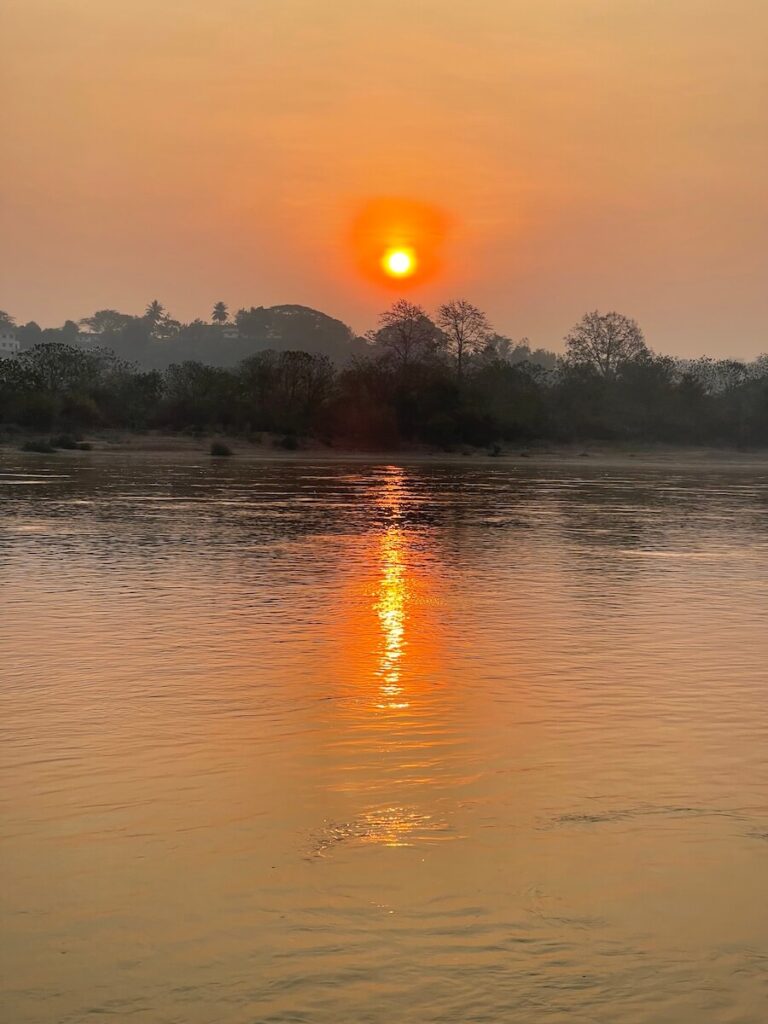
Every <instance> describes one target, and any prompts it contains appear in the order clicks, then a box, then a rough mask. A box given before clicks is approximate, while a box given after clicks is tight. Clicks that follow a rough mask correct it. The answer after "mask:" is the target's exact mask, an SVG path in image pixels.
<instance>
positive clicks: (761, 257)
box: [0, 0, 768, 356]
mask: <svg viewBox="0 0 768 1024" xmlns="http://www.w3.org/2000/svg"><path fill="white" fill-rule="evenodd" d="M0 37H2V39H3V56H2V59H1V60H0V89H1V90H2V103H0V138H2V148H1V150H0V153H1V154H2V156H1V157H0V196H1V199H0V203H1V204H2V205H1V207H0V238H1V239H2V246H1V247H0V261H1V263H0V308H3V309H7V310H8V311H9V312H11V313H13V314H15V315H16V316H17V318H18V319H20V320H26V319H29V318H32V317H34V318H35V319H37V320H38V321H39V322H41V323H42V324H43V325H50V324H57V323H60V322H61V321H63V320H64V318H66V317H71V318H79V317H81V316H84V315H86V314H87V313H89V312H91V311H92V310H94V309H95V308H100V307H105V306H110V307H117V308H121V309H123V310H125V311H128V312H134V311H135V312H139V311H140V310H141V309H143V307H144V305H145V304H146V302H147V301H148V300H149V299H152V298H154V297H159V298H160V299H161V301H163V302H164V303H165V304H166V305H167V306H168V307H169V308H170V310H171V312H172V313H173V314H174V315H175V316H177V317H179V318H182V319H191V318H193V317H195V316H208V315H209V312H210V306H211V304H212V303H213V301H215V300H216V299H219V298H223V299H224V300H225V301H227V302H228V303H229V304H230V305H231V306H232V307H234V308H237V307H238V306H241V305H246V304H247V305H252V304H253V305H260V304H264V305H271V304H274V303H282V302H297V303H303V304H306V305H312V306H316V307H318V308H320V309H323V310H324V311H326V312H328V313H330V314H332V315H334V316H338V317H340V318H341V319H344V320H346V321H348V322H350V323H351V324H352V325H353V326H354V327H355V328H356V329H359V330H362V329H364V328H366V327H369V326H372V324H373V321H374V318H375V314H376V312H377V311H378V310H379V309H381V308H382V307H383V306H385V305H387V304H388V303H389V302H390V301H391V298H392V291H391V288H389V289H387V288H380V287H379V286H378V285H377V284H376V283H375V282H373V281H371V280H370V278H369V277H366V276H365V275H363V274H361V273H360V269H359V266H358V265H357V264H356V262H355V259H354V254H353V253H351V252H350V225H351V223H352V221H353V220H354V218H355V216H356V215H357V213H358V211H359V209H360V207H361V206H362V205H363V204H365V203H366V202H367V201H368V200H370V199H372V198H377V197H382V196H383V197H387V196H401V197H405V198H407V199H412V200H415V201H419V202H422V203H426V204H430V205H431V206H433V207H437V208H438V209H439V210H442V211H444V212H445V214H446V215H447V217H448V218H450V231H449V233H448V237H447V238H446V240H445V243H444V246H443V251H442V258H441V265H440V270H439V273H435V274H434V275H432V276H431V277H430V279H429V280H428V281H426V282H425V283H423V284H420V285H419V286H418V287H415V288H412V289H411V290H410V291H409V293H408V297H409V298H412V299H415V300H416V301H420V302H423V303H424V304H425V305H427V306H433V305H434V304H435V303H436V302H438V301H440V300H442V299H444V298H447V297H451V296H456V295H462V296H466V297H468V298H470V299H471V300H473V301H475V302H477V303H478V304H479V305H481V306H483V307H484V308H485V309H486V310H487V311H488V313H489V315H490V316H491V318H492V320H493V322H494V324H495V326H496V327H497V328H498V329H499V330H500V331H502V332H503V333H507V334H510V335H512V336H514V337H519V336H521V335H524V334H527V335H529V336H530V338H531V340H532V341H533V342H534V343H535V344H537V345H545V346H549V347H555V348H557V347H559V344H560V339H561V338H562V336H563V334H564V333H565V331H566V330H567V328H568V327H569V326H570V325H571V323H572V322H573V321H574V320H575V319H576V318H577V317H578V316H579V315H580V314H581V313H582V312H583V311H585V310H587V309H591V308H595V307H598V308H601V309H608V308H616V309H619V310H620V311H622V312H626V313H628V314H630V315H632V316H634V317H636V318H637V319H638V320H639V321H640V323H641V325H642V326H643V327H644V329H645V331H646V335H647V338H648V341H649V343H650V344H651V345H652V347H654V348H656V349H658V350H664V351H669V352H672V353H677V354H693V353H700V352H707V353H710V354H715V355H741V356H751V355H755V354H756V353H758V352H760V351H763V350H765V349H768V338H767V337H766V327H765V324H766V322H767V321H768V287H766V283H767V282H766V277H767V276H768V275H767V274H766V271H767V270H768V260H767V259H766V250H767V249H768V245H767V244H766V242H767V235H768V232H767V230H766V229H767V228H768V217H767V216H766V214H767V213H768V201H767V199H766V192H767V190H766V182H767V181H768V4H767V3H766V2H765V0H729V2H727V3H726V2H724V0H472V2H469V0H418V2H416V0H364V2H363V0H215V2H214V0H2V4H0Z"/></svg>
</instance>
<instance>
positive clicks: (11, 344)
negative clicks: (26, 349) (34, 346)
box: [0, 327, 21, 359]
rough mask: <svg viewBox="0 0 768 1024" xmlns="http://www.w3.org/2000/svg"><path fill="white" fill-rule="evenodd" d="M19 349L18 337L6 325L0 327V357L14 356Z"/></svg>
mask: <svg viewBox="0 0 768 1024" xmlns="http://www.w3.org/2000/svg"><path fill="white" fill-rule="evenodd" d="M20 350H21V344H20V342H19V339H18V338H17V337H16V335H15V334H14V333H13V331H11V330H9V329H8V328H7V327H2V328H0V359H9V358H10V357H11V356H16V355H18V354H19V351H20Z"/></svg>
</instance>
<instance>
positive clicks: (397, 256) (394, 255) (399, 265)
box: [381, 248, 417, 277]
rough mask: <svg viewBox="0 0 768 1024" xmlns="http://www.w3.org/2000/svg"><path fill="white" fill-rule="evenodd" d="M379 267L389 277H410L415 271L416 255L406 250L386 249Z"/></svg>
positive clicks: (411, 250)
mask: <svg viewBox="0 0 768 1024" xmlns="http://www.w3.org/2000/svg"><path fill="white" fill-rule="evenodd" d="M381 265H382V267H383V268H384V273H385V274H389V276H390V277H410V276H411V274H413V273H414V272H415V270H416V265H417V261H416V253H415V252H414V251H413V249H406V248H397V249H387V251H386V252H385V253H384V256H383V257H382V260H381Z"/></svg>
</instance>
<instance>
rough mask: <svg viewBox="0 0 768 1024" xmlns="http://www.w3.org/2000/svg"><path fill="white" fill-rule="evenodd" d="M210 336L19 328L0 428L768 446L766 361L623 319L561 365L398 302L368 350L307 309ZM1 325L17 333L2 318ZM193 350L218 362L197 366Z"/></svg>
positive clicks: (480, 317)
mask: <svg viewBox="0 0 768 1024" xmlns="http://www.w3.org/2000/svg"><path fill="white" fill-rule="evenodd" d="M310 314H311V315H310ZM212 319H213V323H211V324H202V323H201V322H197V323H196V324H190V325H186V326H182V325H180V324H177V323H176V322H175V321H171V320H170V318H168V316H167V314H166V313H165V311H164V310H163V308H162V306H160V304H159V303H152V304H150V306H149V307H148V309H147V312H146V313H145V315H144V316H143V317H125V316H123V314H118V313H115V312H114V311H109V310H106V311H101V312H100V313H97V314H95V315H94V317H92V318H88V320H87V321H86V322H85V324H86V326H87V328H88V332H87V333H86V334H84V333H83V331H82V324H81V325H80V326H78V325H76V324H73V323H72V324H71V325H65V326H64V328H62V329H60V330H58V331H55V332H50V331H40V329H39V328H37V329H36V330H35V326H36V325H26V326H25V327H20V328H15V330H16V333H17V336H18V337H19V339H20V340H21V342H22V345H24V348H23V349H22V351H21V352H20V353H19V354H18V355H17V356H16V357H14V358H8V359H4V360H0V424H3V425H4V427H5V430H6V432H7V431H9V430H12V429H13V428H14V427H16V428H17V429H26V430H31V431H37V432H40V433H59V434H60V433H61V432H65V433H66V432H79V431H88V430H93V429H97V428H122V429H132V430H148V429H160V430H171V431H181V430H191V431H201V432H205V431H212V432H213V431H215V432H218V433H226V434H232V435H241V436H246V437H247V436H253V435H254V434H258V433H261V432H267V431H268V432H272V433H276V434H278V435H280V436H281V437H282V438H283V439H284V443H285V444H286V446H287V447H290V446H292V445H293V444H295V443H296V441H295V439H298V438H301V437H314V438H317V439H319V440H321V441H324V442H327V443H330V444H336V445H351V446H361V447H380V448H384V447H396V446H398V445H400V444H409V443H425V444H429V445H434V446H438V447H442V448H450V447H452V446H455V445H461V444H470V445H482V446H490V445H495V444H498V443H503V442H513V441H516V442H527V441H533V440H538V439H542V440H548V441H554V442H568V441H579V442H584V441H609V440H621V441H634V442H648V441H651V442H677V443H685V444H735V445H740V446H749V445H766V444H768V357H766V356H761V357H760V358H759V359H757V360H755V361H754V362H751V363H742V362H737V361H732V360H720V361H716V360H712V359H699V360H695V361H691V360H677V359H673V358H671V357H668V356H662V355H656V354H654V353H653V352H652V351H651V350H650V349H649V348H648V346H647V345H646V343H645V340H644V338H643V335H642V332H641V331H640V328H639V327H638V325H637V324H636V323H635V322H634V321H632V320H630V319H628V318H627V317H624V316H621V315H620V314H617V313H608V314H600V313H597V312H595V313H590V314H587V315H586V316H585V317H584V318H583V319H582V320H581V321H580V322H579V323H578V324H577V325H576V326H575V327H574V328H573V330H572V331H571V332H570V334H569V335H568V336H567V337H566V339H565V353H564V355H563V356H561V357H556V356H555V355H554V354H552V353H548V352H545V351H541V350H539V351H537V352H532V351H531V349H530V347H529V346H528V345H527V343H525V342H522V343H520V344H517V345H515V344H514V343H512V342H511V341H510V340H509V339H507V338H503V337H500V336H499V335H496V334H494V333H493V332H492V330H491V328H490V326H489V324H488V321H487V319H486V317H485V316H484V314H483V313H482V312H481V311H480V310H478V309H477V308H476V307H474V306H472V305H471V304H470V303H467V302H464V301H459V302H452V303H447V304H445V305H444V306H442V307H441V308H440V309H439V310H438V311H437V313H436V314H435V315H434V317H432V318H430V317H428V316H427V314H426V312H425V311H424V310H423V309H421V308H420V307H418V306H415V305H412V304H411V303H408V302H406V301H404V300H401V301H400V302H397V303H395V304H394V305H393V306H392V307H391V308H390V309H389V310H387V311H386V312H385V313H384V314H382V316H381V318H380V322H379V325H378V329H377V330H376V331H373V332H371V333H370V334H369V335H367V336H366V337H365V338H354V337H353V336H352V334H351V332H350V331H349V330H348V328H346V327H344V325H343V324H340V323H339V322H338V321H333V320H331V319H330V318H328V317H323V314H320V313H315V312H314V311H312V310H304V309H303V307H275V308H273V309H272V310H264V309H261V310H258V309H252V310H241V311H240V313H238V314H237V317H236V324H235V326H234V329H232V328H231V327H230V325H228V315H227V311H226V307H224V305H223V304H222V303H219V304H217V306H216V307H215V308H214V314H213V318H212ZM286 321H287V322H288V323H289V328H287V329H286V327H285V323H286ZM0 322H2V323H5V324H7V325H9V324H11V323H12V321H11V319H10V318H9V317H7V316H5V315H4V314H2V315H0ZM312 323H314V325H315V329H314V331H313V330H311V329H309V328H308V326H307V325H308V324H312ZM302 325H303V329H304V330H305V331H306V332H307V334H306V335H304V334H302ZM286 331H287V336H286ZM329 338H330V339H331V341H330V346H329V342H328V339H329ZM195 339H197V341H195ZM94 341H98V342H99V344H94ZM195 345H197V346H198V349H195ZM190 347H191V349H192V351H198V350H199V352H202V353H203V354H205V355H206V358H205V359H204V360H203V359H201V358H195V359H192V358H189V357H188V353H189V350H190ZM212 347H215V348H216V349H217V350H218V356H219V357H218V358H217V359H213V358H211V357H210V356H209V355H208V353H209V350H210V349H211V348H212ZM329 347H330V351H329ZM147 351H149V352H150V355H149V357H147ZM174 354H180V355H182V357H183V358H181V359H179V360H178V361H174V359H173V358H172V357H173V355H174ZM129 356H130V357H131V358H130V360H129V358H128V357H129ZM213 363H218V365H212V364H213ZM140 364H143V365H140ZM153 364H154V365H153Z"/></svg>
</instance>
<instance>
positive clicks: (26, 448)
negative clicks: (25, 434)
mask: <svg viewBox="0 0 768 1024" xmlns="http://www.w3.org/2000/svg"><path fill="white" fill-rule="evenodd" d="M21 450H22V451H23V452H37V454H38V455H51V454H53V453H54V452H55V451H56V449H55V448H54V447H53V445H52V444H51V443H50V441H25V442H24V444H23V445H22V446H21Z"/></svg>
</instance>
